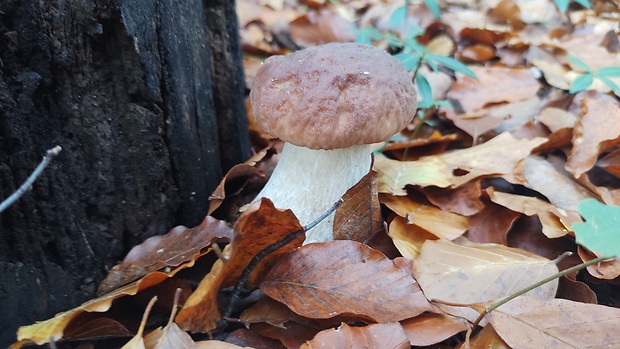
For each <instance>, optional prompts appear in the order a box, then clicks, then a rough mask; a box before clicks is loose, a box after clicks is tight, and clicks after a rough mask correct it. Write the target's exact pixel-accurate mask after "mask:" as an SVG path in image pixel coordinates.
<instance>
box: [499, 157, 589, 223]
mask: <svg viewBox="0 0 620 349" xmlns="http://www.w3.org/2000/svg"><path fill="white" fill-rule="evenodd" d="M515 172H517V176H518V177H520V178H507V179H508V181H509V182H513V183H517V184H523V185H524V186H526V187H527V188H530V189H532V190H535V191H537V192H539V193H541V194H542V195H544V196H545V197H546V198H547V200H549V202H550V203H551V204H552V205H553V206H555V207H557V208H558V209H563V210H572V211H575V210H576V209H577V205H578V204H579V202H580V201H581V200H584V199H588V198H592V197H594V195H593V194H592V192H590V191H589V190H588V189H586V188H584V187H583V186H581V185H579V183H577V182H576V181H575V180H574V179H573V177H572V176H571V175H570V174H569V173H568V172H566V170H564V168H563V161H562V160H561V159H559V158H556V157H554V156H548V157H547V159H545V158H542V157H540V156H534V155H531V156H528V157H527V158H525V160H524V161H523V163H522V168H520V169H518V170H517V171H515Z"/></svg>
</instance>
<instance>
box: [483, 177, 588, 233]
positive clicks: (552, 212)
mask: <svg viewBox="0 0 620 349" xmlns="http://www.w3.org/2000/svg"><path fill="white" fill-rule="evenodd" d="M487 193H488V194H489V198H490V199H491V200H492V201H493V202H495V203H496V204H498V205H502V206H504V207H507V208H509V209H511V210H512V211H515V212H521V213H523V214H526V215H528V216H534V215H535V216H537V217H538V219H540V222H541V223H542V226H543V230H542V231H543V233H544V234H545V235H546V236H547V237H548V238H550V239H553V238H558V237H560V236H564V235H566V234H567V233H568V231H569V230H570V227H571V226H572V225H573V224H574V223H578V222H581V218H580V217H579V214H577V212H576V211H571V210H560V209H557V208H556V207H555V206H553V205H551V204H550V203H548V202H545V201H542V200H541V199H539V198H536V197H529V196H522V195H515V194H508V193H502V192H496V191H494V190H492V189H491V188H487Z"/></svg>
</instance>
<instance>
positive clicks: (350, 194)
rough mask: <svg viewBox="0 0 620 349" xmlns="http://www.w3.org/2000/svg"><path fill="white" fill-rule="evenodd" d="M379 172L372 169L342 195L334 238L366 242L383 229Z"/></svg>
mask: <svg viewBox="0 0 620 349" xmlns="http://www.w3.org/2000/svg"><path fill="white" fill-rule="evenodd" d="M377 183H378V180H377V173H376V172H375V171H370V172H369V173H368V174H367V175H366V176H364V177H363V178H362V179H361V180H360V181H359V182H358V183H357V184H356V185H354V186H353V187H352V188H351V189H349V190H347V192H346V193H345V194H344V195H343V196H342V200H343V201H344V202H343V203H342V204H341V205H340V206H339V207H338V208H337V209H336V214H335V216H334V240H354V241H359V242H364V241H366V240H367V239H369V238H370V237H371V236H372V235H373V234H375V233H377V232H378V231H380V230H381V229H383V219H382V217H381V206H380V203H379V196H378V194H377Z"/></svg>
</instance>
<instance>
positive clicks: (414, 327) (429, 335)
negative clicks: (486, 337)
mask: <svg viewBox="0 0 620 349" xmlns="http://www.w3.org/2000/svg"><path fill="white" fill-rule="evenodd" d="M400 324H401V325H402V326H403V329H404V330H405V333H406V334H407V336H408V337H409V343H411V345H412V346H420V347H424V346H428V345H433V344H437V343H439V342H441V341H443V340H445V339H447V338H450V337H452V336H453V335H455V334H457V333H459V332H463V331H466V330H467V321H466V320H464V319H460V318H457V317H454V316H450V315H445V314H429V313H424V314H422V315H418V316H416V317H414V318H411V319H407V320H403V321H401V322H400Z"/></svg>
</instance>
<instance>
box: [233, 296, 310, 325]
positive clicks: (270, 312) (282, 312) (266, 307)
mask: <svg viewBox="0 0 620 349" xmlns="http://www.w3.org/2000/svg"><path fill="white" fill-rule="evenodd" d="M239 319H240V320H241V321H243V323H245V324H246V325H247V324H255V323H259V322H264V323H267V324H270V325H272V326H276V327H281V328H286V327H285V325H284V324H286V323H287V322H289V321H294V322H297V323H300V324H306V323H309V322H311V321H312V320H311V319H306V318H304V317H302V316H300V315H297V313H295V312H294V311H292V310H291V309H289V308H288V307H287V306H286V305H284V304H282V303H280V302H277V301H275V300H273V299H271V298H269V297H264V298H263V299H261V300H259V301H258V302H256V303H255V304H254V305H252V306H251V307H249V308H248V309H246V310H244V311H243V313H241V316H239Z"/></svg>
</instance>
